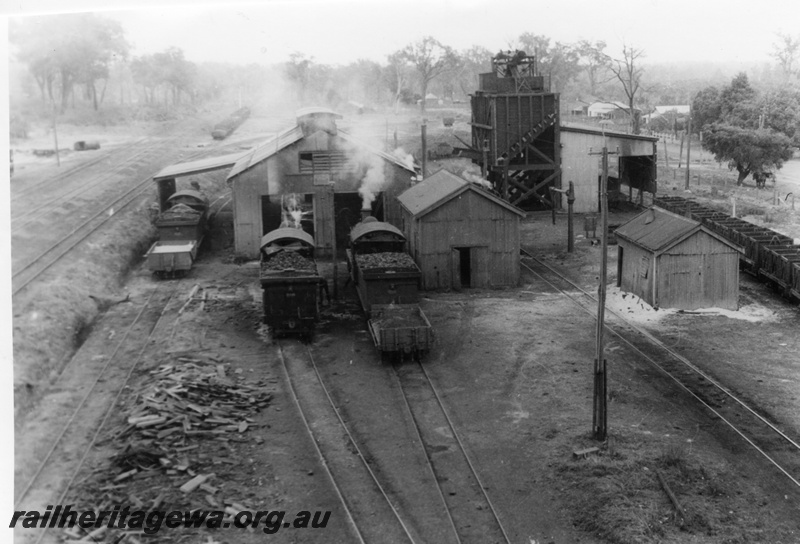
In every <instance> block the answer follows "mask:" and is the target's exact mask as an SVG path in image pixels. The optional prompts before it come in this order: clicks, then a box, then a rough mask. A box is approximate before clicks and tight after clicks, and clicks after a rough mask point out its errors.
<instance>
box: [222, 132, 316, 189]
mask: <svg viewBox="0 0 800 544" xmlns="http://www.w3.org/2000/svg"><path fill="white" fill-rule="evenodd" d="M302 138H303V130H302V129H301V128H300V126H299V125H295V126H293V127H291V128H287V129H285V130H284V131H282V132H279V133H278V134H276V135H275V136H273V137H272V138H270V139H269V140H267V141H266V142H264V143H263V144H261V145H259V146H257V147H254V148H253V149H251V150H250V151H248V152H247V153H245V154H244V155H243V156H242V157H241V158H240V159H239V160H238V161H236V164H235V165H234V167H233V169H232V170H231V171H230V173H228V178H227V181H230V180H231V179H233V178H235V177H236V176H238V175H239V174H241V173H242V172H244V171H245V170H249V169H250V168H252V167H253V166H255V165H256V164H258V163H260V162H261V161H263V160H266V159H267V158H269V157H271V156H272V155H274V154H275V153H277V152H278V151H280V150H281V149H284V148H286V147H288V146H290V145H292V144H293V143H295V142H297V141H299V140H300V139H302Z"/></svg>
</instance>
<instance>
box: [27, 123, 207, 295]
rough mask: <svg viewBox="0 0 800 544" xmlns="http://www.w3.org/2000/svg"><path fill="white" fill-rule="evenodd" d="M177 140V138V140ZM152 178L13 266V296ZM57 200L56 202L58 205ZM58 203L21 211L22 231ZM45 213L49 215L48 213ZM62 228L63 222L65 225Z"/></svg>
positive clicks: (148, 150)
mask: <svg viewBox="0 0 800 544" xmlns="http://www.w3.org/2000/svg"><path fill="white" fill-rule="evenodd" d="M174 140H175V141H177V140H178V138H175V139H174ZM162 148H163V142H159V143H158V149H159V150H160V149H162ZM155 149H156V147H154V146H149V147H147V148H145V149H144V150H142V151H141V152H139V153H137V154H135V155H134V156H133V157H132V158H128V159H126V160H124V161H123V162H122V165H121V166H120V168H121V169H126V168H131V167H134V166H135V165H136V164H137V163H138V162H141V160H142V157H143V156H145V155H147V154H148V153H152V152H153V151H154V150H155ZM205 154H206V152H205V151H204V152H198V153H194V154H192V155H191V156H189V157H188V158H186V159H185V160H186V161H191V160H194V159H197V158H198V157H201V156H203V155H205ZM106 179H107V177H106V176H103V175H100V176H97V177H96V178H93V180H92V181H90V183H95V184H97V183H102V182H103V181H105V180H106ZM151 182H152V177H151V176H148V177H145V178H144V179H141V180H140V181H138V182H136V183H135V184H134V185H133V186H132V187H130V188H128V189H127V190H126V191H124V192H123V193H122V194H114V195H112V196H111V198H110V199H109V200H108V201H106V203H105V204H104V205H103V207H102V208H101V209H99V210H95V209H94V208H93V209H92V212H93V214H92V215H91V217H89V218H88V219H86V220H85V221H83V222H80V223H78V224H77V225H76V226H74V227H73V228H72V229H71V230H69V231H68V232H67V233H66V234H64V235H61V236H60V237H59V238H58V239H56V240H54V241H53V242H52V243H51V244H50V245H49V246H47V247H46V248H45V249H44V250H43V251H41V252H40V253H38V254H37V255H34V256H33V257H32V258H31V259H29V260H28V261H27V262H24V263H14V265H16V266H13V265H12V278H11V280H12V295H14V296H16V295H17V294H18V293H19V292H21V291H22V290H23V289H25V288H26V287H27V286H28V285H29V284H30V283H31V282H33V281H34V280H36V279H37V278H38V277H39V276H41V275H42V274H43V273H44V272H46V271H47V270H48V269H49V268H50V267H51V266H53V265H54V264H56V263H57V262H59V261H60V260H61V259H62V258H64V257H65V256H66V255H68V254H69V253H70V251H71V250H72V249H73V248H75V247H76V246H78V245H79V244H80V243H81V242H83V241H84V240H86V239H87V238H88V237H89V236H91V235H92V234H93V233H95V232H97V231H98V230H99V229H100V228H101V227H103V226H104V225H106V224H107V223H108V222H109V221H111V220H112V219H113V218H114V217H115V216H116V215H117V214H118V213H119V212H120V211H122V210H124V209H126V208H127V207H128V206H130V205H131V204H132V203H134V202H136V201H137V199H138V198H140V197H141V196H142V195H143V194H144V193H145V192H146V191H147V190H148V189H149V188H150V187H151ZM83 189H84V187H83V186H80V187H77V188H76V189H75V190H74V191H72V192H70V193H69V194H70V195H72V196H73V197H75V196H76V195H78V194H79V193H80V192H81V191H82V190H83ZM56 202H57V204H56ZM58 204H60V205H62V206H63V204H64V202H63V201H62V200H61V199H58V198H56V199H53V200H51V201H48V202H47V203H45V204H43V206H42V207H40V208H36V209H34V210H32V213H33V215H32V216H26V215H24V214H21V215H20V216H19V217H18V218H17V220H19V221H20V225H22V226H20V227H19V230H23V227H24V226H25V225H27V224H29V223H30V222H33V221H36V220H37V219H39V218H41V215H38V214H39V212H41V211H42V210H43V209H46V211H48V212H50V211H52V210H53V209H55V208H54V207H53V206H56V207H58ZM45 215H46V214H45ZM17 228H18V227H17V225H16V223H14V220H12V232H14V230H15V229H17ZM62 228H63V225H62Z"/></svg>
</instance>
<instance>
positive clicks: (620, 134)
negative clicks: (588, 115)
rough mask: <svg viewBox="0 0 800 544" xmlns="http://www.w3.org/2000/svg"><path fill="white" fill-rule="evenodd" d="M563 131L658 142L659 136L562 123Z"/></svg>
mask: <svg viewBox="0 0 800 544" xmlns="http://www.w3.org/2000/svg"><path fill="white" fill-rule="evenodd" d="M561 131H562V132H580V133H582V134H591V135H592V136H607V137H609V138H623V139H626V140H642V141H645V142H657V141H658V138H656V137H654V136H643V135H641V134H625V133H624V132H610V131H608V130H601V129H599V128H590V127H580V126H576V125H567V124H562V125H561Z"/></svg>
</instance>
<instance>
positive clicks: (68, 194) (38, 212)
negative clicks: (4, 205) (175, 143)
mask: <svg viewBox="0 0 800 544" xmlns="http://www.w3.org/2000/svg"><path fill="white" fill-rule="evenodd" d="M160 145H161V144H160V143H159V147H155V146H152V147H147V148H144V149H141V150H139V151H138V152H136V153H135V154H133V155H132V156H130V157H127V158H126V159H124V160H123V161H120V163H118V164H117V165H115V166H114V167H113V168H111V169H110V170H108V171H103V172H100V173H98V174H96V175H94V176H91V177H89V178H88V179H87V180H81V182H80V183H79V184H75V185H74V186H72V187H71V188H68V189H67V190H66V191H64V192H58V191H56V194H55V195H51V198H50V199H49V200H45V201H44V202H41V203H40V204H39V205H38V206H36V207H35V208H33V209H30V210H27V211H25V212H24V213H21V214H19V215H17V216H14V215H13V213H12V216H11V233H12V234H15V233H17V232H19V231H20V230H23V229H24V228H25V227H27V226H28V225H30V224H31V223H33V222H35V221H37V220H39V219H41V218H42V217H44V216H46V215H47V214H48V213H49V212H52V211H54V210H56V209H58V208H59V207H60V206H61V205H63V204H64V203H65V202H71V201H70V200H67V199H71V198H73V197H74V196H77V195H82V194H85V193H86V192H87V190H88V189H92V188H94V187H97V186H99V185H101V184H102V183H103V182H105V181H108V176H109V175H113V174H116V173H119V172H121V171H122V170H123V169H125V168H128V167H130V166H132V165H135V164H136V163H137V161H139V160H141V159H142V158H143V156H145V155H147V154H148V153H151V152H154V151H158V150H159V149H160ZM12 210H13V206H12Z"/></svg>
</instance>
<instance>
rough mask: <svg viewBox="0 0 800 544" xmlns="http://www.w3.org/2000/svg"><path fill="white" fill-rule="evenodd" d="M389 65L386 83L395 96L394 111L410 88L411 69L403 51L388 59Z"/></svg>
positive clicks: (396, 52) (393, 54)
mask: <svg viewBox="0 0 800 544" xmlns="http://www.w3.org/2000/svg"><path fill="white" fill-rule="evenodd" d="M388 62H389V65H388V66H387V68H386V81H387V83H388V86H389V90H390V91H392V93H393V94H394V101H393V102H394V110H395V113H397V108H398V107H399V106H400V99H401V97H402V96H403V94H404V93H405V92H406V90H407V88H408V81H409V79H410V77H409V76H410V69H409V66H408V59H407V58H406V55H405V52H404V51H403V50H400V51H395V52H394V53H392V54H391V55H389V57H388Z"/></svg>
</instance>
